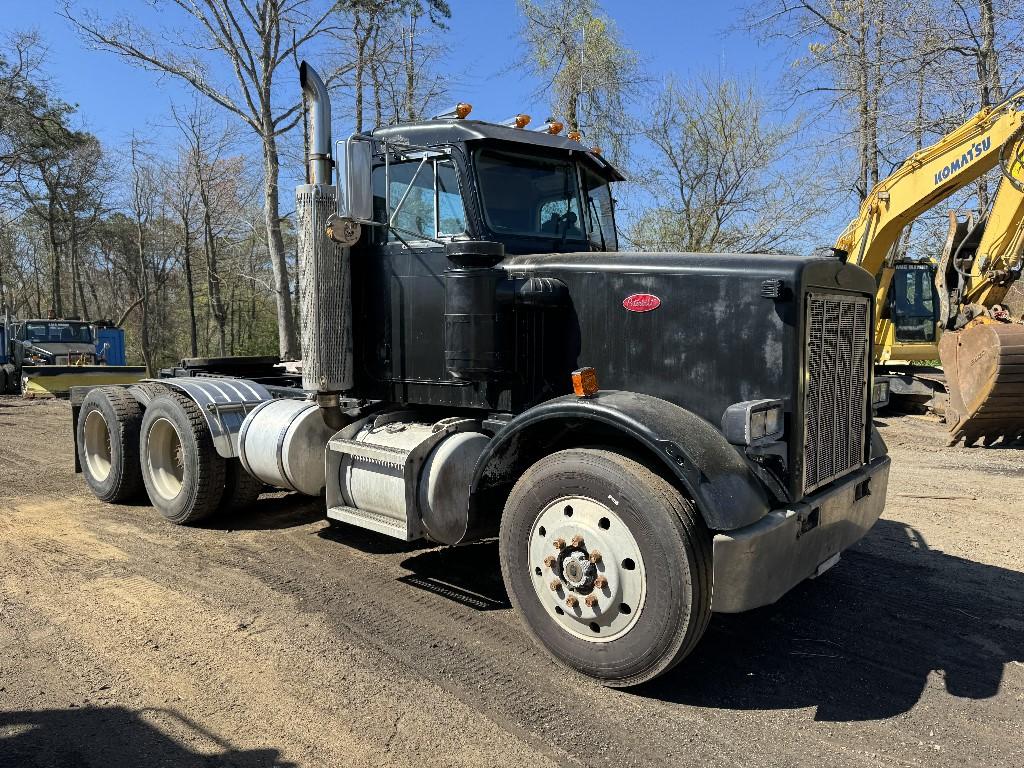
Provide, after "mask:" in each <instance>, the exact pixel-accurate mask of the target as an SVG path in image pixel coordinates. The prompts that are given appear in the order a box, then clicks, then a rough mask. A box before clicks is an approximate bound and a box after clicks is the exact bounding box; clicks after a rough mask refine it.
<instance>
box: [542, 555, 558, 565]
mask: <svg viewBox="0 0 1024 768" xmlns="http://www.w3.org/2000/svg"><path fill="white" fill-rule="evenodd" d="M555 562H556V558H555V556H554V555H548V556H547V557H545V558H544V565H546V566H547V567H548V568H554V567H555Z"/></svg>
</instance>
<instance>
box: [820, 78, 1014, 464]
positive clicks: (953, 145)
mask: <svg viewBox="0 0 1024 768" xmlns="http://www.w3.org/2000/svg"><path fill="white" fill-rule="evenodd" d="M996 167H999V168H1000V169H1001V171H1002V175H1001V176H1000V181H999V185H998V188H997V190H996V194H995V197H994V198H993V203H992V205H991V207H990V208H989V210H988V211H987V212H985V213H984V214H983V215H981V216H978V217H975V216H973V215H972V216H968V217H967V218H966V219H965V220H961V219H960V217H959V216H957V215H956V214H955V213H951V214H950V231H949V235H948V237H947V239H946V242H945V245H944V247H943V249H942V251H941V254H939V255H938V256H937V258H935V259H934V260H928V261H909V260H904V259H900V258H898V255H897V254H898V250H899V241H900V237H901V235H902V233H903V231H904V228H905V227H906V226H907V225H908V224H909V223H911V222H912V221H914V220H915V219H916V218H918V217H919V216H920V215H921V214H923V213H924V212H926V211H928V210H930V209H931V208H933V207H934V206H936V205H937V204H938V203H940V202H941V201H942V200H944V199H946V198H947V197H949V196H950V195H952V194H953V193H954V192H956V191H958V190H960V189H963V188H964V187H966V186H967V185H969V184H971V183H972V182H975V181H977V179H978V178H979V177H980V176H982V175H983V174H985V173H986V172H988V171H990V170H992V169H993V168H996ZM835 248H836V250H838V251H840V252H842V253H845V254H846V257H847V259H848V260H849V261H851V262H853V263H856V264H859V265H860V266H862V267H863V268H865V269H867V270H868V271H869V272H871V273H873V274H874V275H875V276H876V280H877V284H878V289H877V293H876V297H875V307H876V320H875V364H876V368H877V369H878V372H879V373H880V374H883V375H884V374H885V373H886V370H885V366H889V365H894V364H897V363H913V362H915V361H916V362H921V361H934V360H939V361H940V362H941V364H942V372H941V373H940V374H930V373H929V369H927V368H923V369H920V370H922V374H920V375H919V376H918V377H917V378H919V379H921V380H922V382H923V384H925V385H926V386H927V387H930V388H936V387H938V388H942V387H944V388H945V391H946V395H947V396H946V402H945V404H944V410H945V418H946V423H947V425H948V427H949V430H950V433H951V435H950V438H951V439H950V443H951V444H955V443H957V442H959V441H960V440H964V441H965V442H966V444H967V445H973V444H974V443H976V442H977V441H978V440H979V439H980V440H982V441H983V442H984V443H985V444H987V445H990V444H992V443H994V442H996V441H997V440H999V439H1000V438H1001V439H1003V440H1004V441H1013V440H1018V439H1021V438H1022V437H1024V323H1022V318H1024V289H1022V287H1021V286H1019V285H1018V282H1017V281H1018V279H1019V277H1020V275H1021V270H1022V266H1024V90H1022V91H1020V92H1018V93H1016V94H1014V95H1013V96H1012V97H1010V98H1009V99H1007V100H1006V101H1004V102H1003V103H1001V104H999V105H997V106H994V107H990V108H986V109H983V110H982V111H981V112H979V113H977V114H976V115H975V116H974V117H972V118H971V119H970V120H968V121H967V122H966V123H964V124H963V125H961V126H960V127H959V128H957V129H956V130H955V131H953V132H951V133H949V134H947V135H946V136H944V137H943V138H942V139H940V140H939V141H937V142H936V143H935V144H933V145H931V146H929V147H926V148H924V149H922V150H920V151H918V152H916V153H914V154H913V155H911V156H910V157H909V158H907V159H906V160H905V161H904V162H903V163H902V165H900V167H899V168H897V169H896V170H895V171H894V172H893V173H892V174H891V175H889V176H888V177H887V178H885V179H883V180H882V181H880V182H879V183H878V184H877V185H875V187H874V188H873V189H872V190H871V192H870V193H869V194H868V196H867V198H866V199H865V200H864V202H863V204H862V205H861V208H860V212H859V214H858V216H857V218H856V219H854V220H853V221H852V222H850V224H849V226H848V227H847V228H846V230H844V232H843V234H842V235H840V237H839V239H838V241H837V242H836V246H835ZM910 370H911V371H914V370H918V369H915V368H911V369H910ZM931 370H932V371H934V369H931ZM906 372H907V369H906V368H903V369H901V373H902V374H903V375H904V376H906Z"/></svg>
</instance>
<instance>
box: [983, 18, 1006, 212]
mask: <svg viewBox="0 0 1024 768" xmlns="http://www.w3.org/2000/svg"><path fill="white" fill-rule="evenodd" d="M978 10H979V11H980V13H981V45H980V47H979V49H978V97H979V100H980V101H981V104H980V107H981V108H982V109H984V108H985V107H990V106H993V105H995V104H998V103H999V102H1001V101H1002V100H1003V84H1002V74H1001V72H1000V70H999V52H998V51H997V50H996V25H995V14H994V12H993V8H992V0H978ZM978 204H979V206H980V207H981V210H983V211H987V210H988V206H989V193H988V179H987V178H986V177H985V176H981V177H980V178H979V179H978Z"/></svg>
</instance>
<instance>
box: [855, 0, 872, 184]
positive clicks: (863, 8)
mask: <svg viewBox="0 0 1024 768" xmlns="http://www.w3.org/2000/svg"><path fill="white" fill-rule="evenodd" d="M867 3H868V0H860V4H859V5H860V17H859V31H858V35H857V54H856V55H857V112H858V115H857V117H858V121H859V123H860V131H859V133H860V135H859V136H858V154H859V155H860V157H859V158H858V160H859V166H860V167H859V169H858V179H857V186H858V190H857V192H858V194H859V196H860V199H861V200H863V199H864V198H866V197H867V196H868V190H869V189H870V188H871V184H870V171H869V165H870V151H871V147H870V144H869V143H868V141H869V136H868V134H869V132H870V131H869V125H870V122H871V120H870V111H871V110H870V103H871V94H869V93H868V87H869V86H868V83H869V81H870V78H869V73H868V68H869V65H868V9H867Z"/></svg>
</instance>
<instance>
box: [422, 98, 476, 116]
mask: <svg viewBox="0 0 1024 768" xmlns="http://www.w3.org/2000/svg"><path fill="white" fill-rule="evenodd" d="M472 111H473V105H472V104H467V103H466V102H464V101H460V102H459V103H458V104H456V105H455V106H454V107H452V108H451V109H449V110H448V111H447V112H442V113H441V114H439V115H434V116H433V117H432V118H431V119H432V120H443V119H445V118H448V119H454V120H465V119H466V116H467V115H468V114H469V113H470V112H472Z"/></svg>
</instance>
